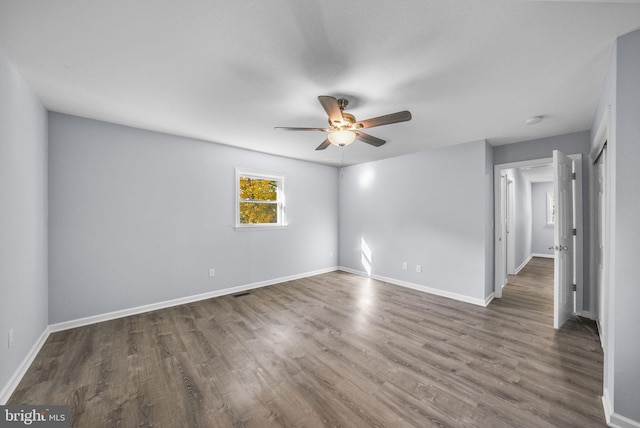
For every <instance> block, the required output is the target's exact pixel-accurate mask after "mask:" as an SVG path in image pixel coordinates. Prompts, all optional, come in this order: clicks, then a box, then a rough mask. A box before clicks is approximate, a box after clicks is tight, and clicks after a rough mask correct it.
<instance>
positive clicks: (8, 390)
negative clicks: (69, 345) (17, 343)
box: [0, 326, 51, 405]
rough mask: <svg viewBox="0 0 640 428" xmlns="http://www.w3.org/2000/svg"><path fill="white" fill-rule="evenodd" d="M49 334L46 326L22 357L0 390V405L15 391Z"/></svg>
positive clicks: (49, 331)
mask: <svg viewBox="0 0 640 428" xmlns="http://www.w3.org/2000/svg"><path fill="white" fill-rule="evenodd" d="M50 333H51V330H50V329H49V326H47V327H46V328H45V329H44V331H43V332H42V334H41V335H40V337H38V340H36V343H34V344H33V346H32V347H31V349H30V350H29V353H28V354H27V355H26V357H24V360H22V363H20V365H19V366H18V368H17V369H16V371H15V373H14V374H13V376H11V378H10V379H9V381H8V382H7V384H6V385H4V387H3V388H2V390H0V405H5V404H6V403H7V401H9V397H11V394H13V391H15V389H16V388H17V387H18V384H19V383H20V381H21V380H22V378H23V377H24V375H25V373H26V372H27V370H28V369H29V367H30V366H31V363H33V360H34V359H35V358H36V356H37V355H38V352H40V349H42V346H43V345H44V343H45V342H46V341H47V339H48V338H49V334H50Z"/></svg>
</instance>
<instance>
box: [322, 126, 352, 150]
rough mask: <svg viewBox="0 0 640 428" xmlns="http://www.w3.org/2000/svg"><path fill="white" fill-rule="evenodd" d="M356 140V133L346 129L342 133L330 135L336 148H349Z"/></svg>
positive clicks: (335, 132) (337, 132)
mask: <svg viewBox="0 0 640 428" xmlns="http://www.w3.org/2000/svg"><path fill="white" fill-rule="evenodd" d="M355 139H356V133H355V132H353V131H349V130H346V129H343V130H340V131H333V132H332V133H330V134H329V141H330V142H331V144H333V145H334V146H340V147H342V146H348V145H349V144H351V143H353V142H354V141H355Z"/></svg>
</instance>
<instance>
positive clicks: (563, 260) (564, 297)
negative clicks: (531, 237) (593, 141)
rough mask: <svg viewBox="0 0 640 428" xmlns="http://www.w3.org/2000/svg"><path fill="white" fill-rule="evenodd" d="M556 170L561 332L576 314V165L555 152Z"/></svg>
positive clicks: (556, 309)
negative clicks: (574, 301) (564, 325)
mask: <svg viewBox="0 0 640 428" xmlns="http://www.w3.org/2000/svg"><path fill="white" fill-rule="evenodd" d="M553 170H554V179H555V182H554V189H555V198H556V219H555V220H556V224H555V228H554V249H555V259H554V299H553V326H554V327H555V328H560V327H562V325H563V324H564V323H565V321H567V319H569V317H570V316H571V315H572V314H573V289H572V287H573V251H574V249H573V177H572V176H573V161H572V160H571V159H569V158H568V157H567V156H566V155H564V154H563V153H562V152H559V151H558V150H554V151H553Z"/></svg>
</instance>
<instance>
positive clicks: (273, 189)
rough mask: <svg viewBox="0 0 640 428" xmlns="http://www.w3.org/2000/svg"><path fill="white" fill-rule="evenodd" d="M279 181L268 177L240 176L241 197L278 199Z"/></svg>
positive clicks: (260, 199)
mask: <svg viewBox="0 0 640 428" xmlns="http://www.w3.org/2000/svg"><path fill="white" fill-rule="evenodd" d="M277 190H278V181H277V180H271V179H267V178H251V177H240V199H242V200H252V201H276V200H277V198H278V193H277Z"/></svg>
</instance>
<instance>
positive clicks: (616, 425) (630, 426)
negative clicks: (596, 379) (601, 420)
mask: <svg viewBox="0 0 640 428" xmlns="http://www.w3.org/2000/svg"><path fill="white" fill-rule="evenodd" d="M602 407H603V408H604V417H605V419H606V421H607V425H609V426H610V427H612V428H640V422H638V421H634V420H633V419H629V418H627V417H625V416H622V415H618V414H616V413H615V412H614V411H613V406H612V405H611V398H610V397H609V394H608V391H607V390H606V389H605V391H604V394H603V395H602Z"/></svg>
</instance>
